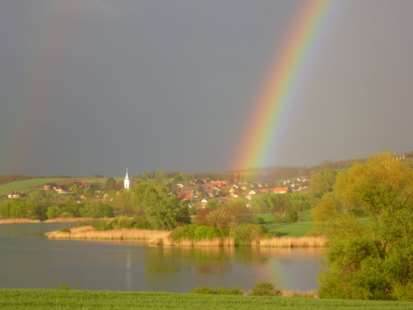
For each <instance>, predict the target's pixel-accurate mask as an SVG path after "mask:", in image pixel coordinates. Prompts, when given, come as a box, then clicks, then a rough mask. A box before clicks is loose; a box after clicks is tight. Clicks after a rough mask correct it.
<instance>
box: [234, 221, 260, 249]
mask: <svg viewBox="0 0 413 310" xmlns="http://www.w3.org/2000/svg"><path fill="white" fill-rule="evenodd" d="M262 234H263V230H262V226H260V225H256V224H240V225H238V226H236V227H235V228H233V229H232V230H231V236H232V237H233V238H234V243H235V245H237V246H239V245H251V243H252V242H253V241H255V240H258V239H259V238H260V237H261V236H262Z"/></svg>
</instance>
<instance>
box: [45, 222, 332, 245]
mask: <svg viewBox="0 0 413 310" xmlns="http://www.w3.org/2000/svg"><path fill="white" fill-rule="evenodd" d="M170 234H171V232H170V231H166V230H147V229H115V230H107V231H97V230H95V229H94V228H93V227H92V226H80V227H74V228H71V229H69V230H67V231H66V230H65V231H52V232H48V233H46V236H47V237H48V238H49V239H61V240H62V239H63V240H117V241H142V242H144V243H146V244H148V245H157V246H178V247H217V248H218V247H221V248H222V247H225V248H233V247H235V242H234V239H233V238H215V239H211V240H179V241H173V240H172V239H171V238H170ZM326 244H327V239H326V238H325V237H319V236H318V237H278V238H266V239H261V240H256V241H254V242H253V243H252V244H251V246H254V247H259V248H286V249H288V248H322V247H325V246H326Z"/></svg>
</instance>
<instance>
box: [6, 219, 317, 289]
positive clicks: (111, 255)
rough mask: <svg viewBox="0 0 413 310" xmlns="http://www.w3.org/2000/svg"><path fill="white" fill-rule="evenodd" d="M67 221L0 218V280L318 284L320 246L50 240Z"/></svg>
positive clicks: (85, 284) (92, 285)
mask: <svg viewBox="0 0 413 310" xmlns="http://www.w3.org/2000/svg"><path fill="white" fill-rule="evenodd" d="M68 226H70V224H61V223H60V224H16V225H14V224H13V225H0V287H13V288H22V287H30V288H35V287H36V288H55V287H58V286H60V285H62V284H66V285H69V286H70V287H72V288H78V289H109V290H145V291H188V290H190V289H191V288H194V287H203V286H207V287H238V288H244V289H248V288H251V287H253V286H254V285H255V284H256V283H257V282H262V281H270V282H272V283H274V284H276V285H277V286H278V287H280V288H282V289H287V290H310V289H315V288H317V287H318V285H317V277H318V274H319V272H320V270H321V269H322V266H323V262H322V253H320V252H319V251H314V250H313V251H312V250H275V249H272V250H269V249H260V250H252V249H235V250H223V249H174V248H152V247H144V246H139V245H137V244H133V243H127V244H125V243H122V244H120V243H113V242H93V241H54V240H47V239H45V238H44V237H43V233H44V232H46V231H50V230H56V229H62V228H64V227H68Z"/></svg>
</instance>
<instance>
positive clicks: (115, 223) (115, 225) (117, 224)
mask: <svg viewBox="0 0 413 310" xmlns="http://www.w3.org/2000/svg"><path fill="white" fill-rule="evenodd" d="M91 225H92V226H93V228H94V229H96V230H98V231H106V230H113V229H122V228H125V229H151V226H150V224H149V222H148V221H146V219H145V218H144V217H126V216H119V217H115V218H113V219H111V220H97V221H93V222H92V223H91Z"/></svg>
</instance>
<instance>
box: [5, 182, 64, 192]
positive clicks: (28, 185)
mask: <svg viewBox="0 0 413 310" xmlns="http://www.w3.org/2000/svg"><path fill="white" fill-rule="evenodd" d="M62 180H65V179H62V178H36V179H28V180H22V181H14V182H10V183H6V184H2V185H0V196H1V195H7V194H8V193H10V192H13V191H17V192H29V191H31V190H33V189H35V188H37V187H40V186H42V185H44V184H47V183H58V182H60V181H62Z"/></svg>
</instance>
